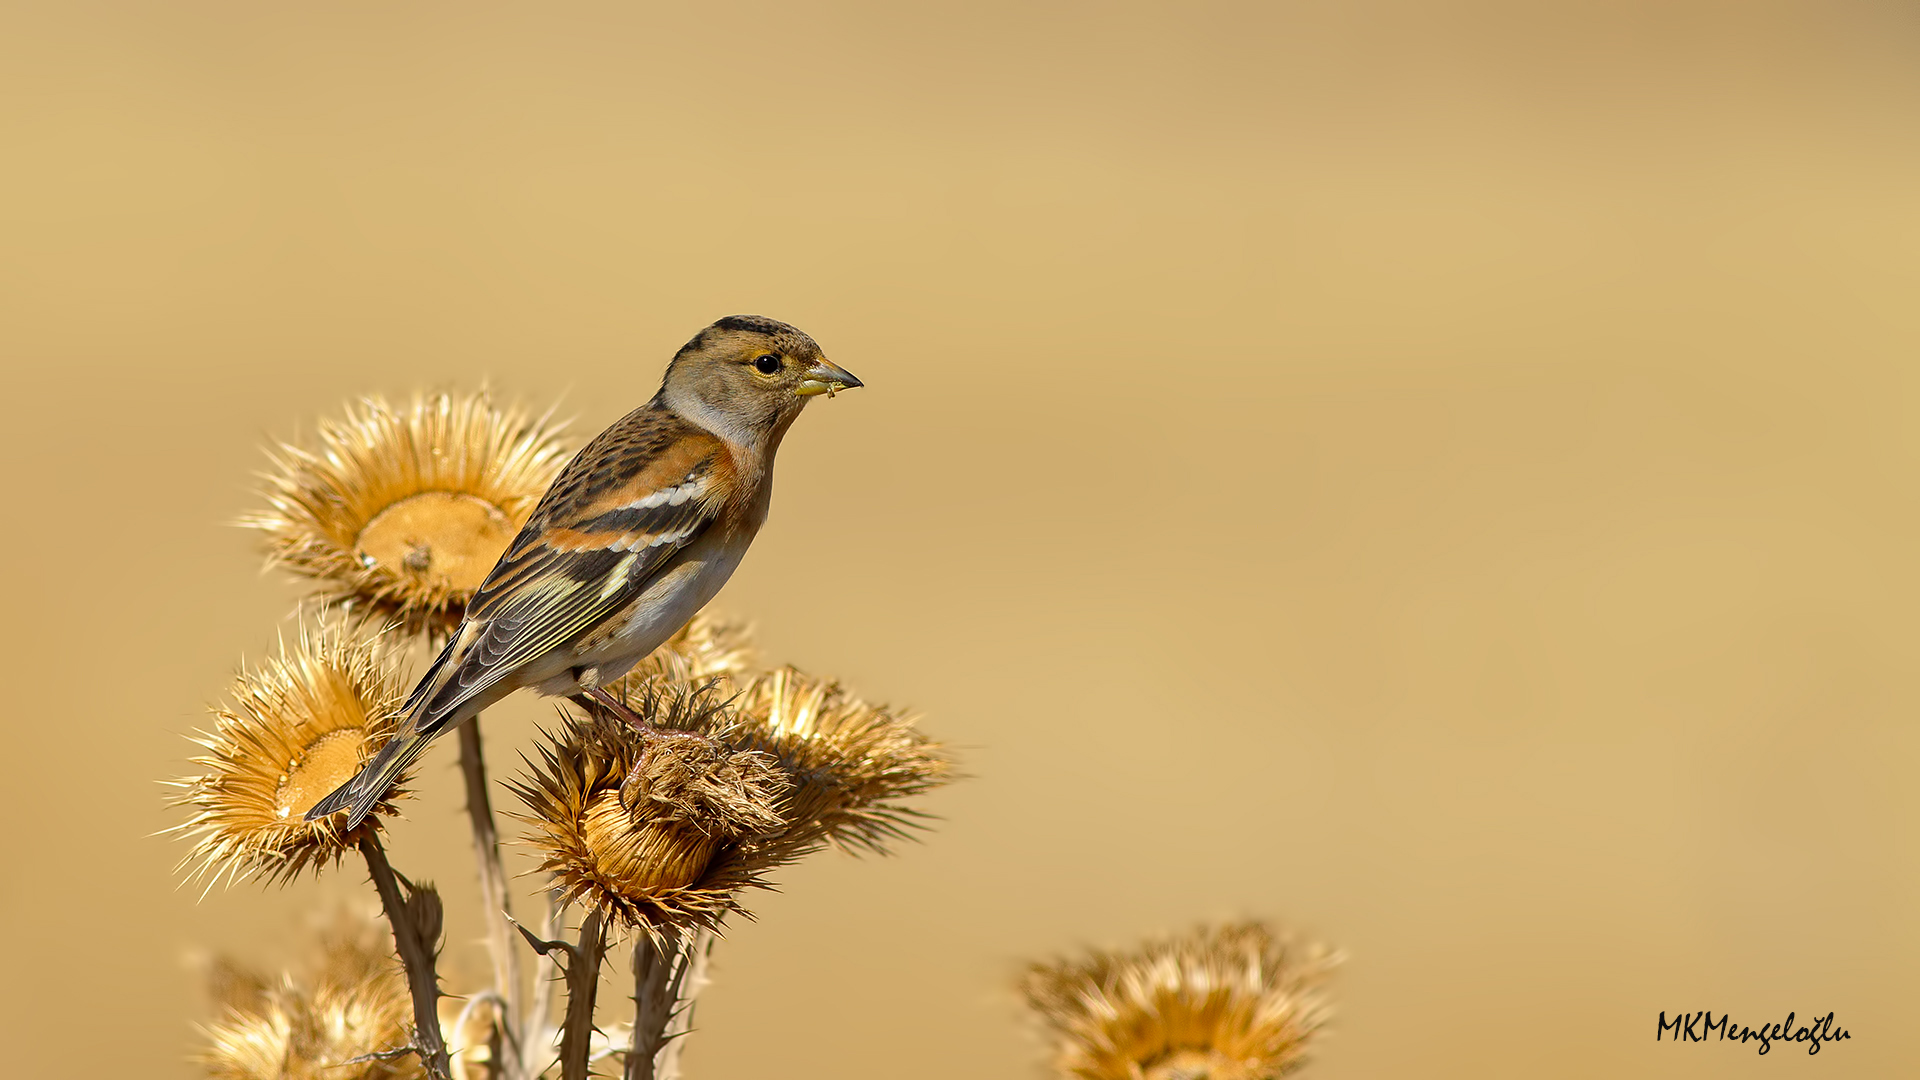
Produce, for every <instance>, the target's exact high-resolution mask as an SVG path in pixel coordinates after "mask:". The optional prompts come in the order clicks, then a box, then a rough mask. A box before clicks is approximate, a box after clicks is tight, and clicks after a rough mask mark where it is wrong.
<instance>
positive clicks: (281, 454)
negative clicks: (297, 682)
mask: <svg viewBox="0 0 1920 1080" xmlns="http://www.w3.org/2000/svg"><path fill="white" fill-rule="evenodd" d="M318 434H319V440H320V449H319V450H318V451H317V452H316V451H311V450H306V449H302V448H300V447H297V446H293V445H289V444H284V443H283V444H281V445H280V446H279V447H277V448H273V449H270V450H269V451H268V456H269V457H270V458H271V460H272V463H273V469H272V471H271V472H269V473H267V474H266V475H265V480H266V487H265V491H264V494H265V495H266V499H267V509H266V510H263V511H261V512H259V513H255V514H250V515H248V516H246V517H244V518H242V519H241V522H240V523H241V524H242V525H246V526H248V527H250V528H255V529H259V530H261V531H262V532H264V533H265V534H266V546H267V561H268V565H284V566H287V567H290V568H292V569H293V570H294V571H295V572H297V573H300V574H304V575H306V576H308V577H312V578H315V579H318V581H319V582H320V583H321V595H322V596H323V597H324V598H326V599H327V600H329V601H330V602H335V603H340V604H342V605H344V606H347V607H349V608H350V609H352V610H354V611H356V612H358V613H360V614H363V615H367V616H370V617H376V618H380V619H390V620H394V621H398V622H399V623H401V624H402V625H403V626H404V627H405V628H406V629H407V630H408V631H409V632H412V633H419V632H423V631H432V630H444V629H446V628H447V627H448V626H450V625H451V624H452V623H453V622H455V621H457V619H458V617H459V615H460V613H461V612H462V611H464V610H465V607H466V603H467V601H468V599H470V598H471V597H472V595H473V592H474V590H476V589H478V588H479V587H480V583H481V581H482V580H484V579H485V578H486V575H487V572H488V571H489V570H491V569H493V564H494V563H495V562H497V561H498V560H499V558H500V555H501V553H502V552H504V551H506V549H507V544H508V543H509V542H511V541H512V539H513V537H514V534H515V533H516V532H518V531H519V529H520V527H521V526H522V525H524V524H526V521H527V517H528V516H529V515H530V514H532V512H533V507H534V504H535V503H537V502H539V501H540V496H541V495H542V494H543V493H544V492H545V491H546V489H547V486H548V485H549V484H551V483H552V482H553V479H554V477H556V476H558V475H559V473H560V470H561V468H562V467H563V466H565V464H566V461H567V456H568V448H567V447H566V445H565V444H564V443H563V442H562V440H561V438H560V433H559V426H558V425H556V424H553V423H551V422H549V420H548V419H547V418H545V417H541V418H538V419H536V418H533V417H531V416H529V415H528V414H527V413H525V412H523V411H522V410H520V409H517V408H502V407H499V406H496V405H495V404H494V403H493V399H492V398H491V397H490V396H489V395H488V394H487V392H486V391H484V390H482V391H480V392H478V393H474V394H466V395H460V396H455V395H449V394H445V393H442V394H437V395H434V396H432V397H425V398H416V399H415V400H414V402H413V403H412V404H411V405H410V406H408V407H407V408H404V409H400V408H395V407H394V406H392V405H390V404H388V403H387V402H386V401H385V400H383V399H381V398H378V397H370V398H367V399H365V400H364V401H362V402H361V403H360V405H359V407H357V408H355V407H353V406H349V407H348V409H347V415H346V418H345V419H344V420H323V421H321V422H320V426H319V432H318Z"/></svg>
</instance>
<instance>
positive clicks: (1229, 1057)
mask: <svg viewBox="0 0 1920 1080" xmlns="http://www.w3.org/2000/svg"><path fill="white" fill-rule="evenodd" d="M1335 963H1337V958H1336V957H1334V956H1333V955H1332V954H1330V953H1329V952H1328V951H1327V950H1326V949H1325V948H1324V947H1322V946H1318V945H1302V944H1298V943H1295V942H1293V941H1291V940H1289V939H1286V938H1281V937H1276V936H1275V935H1274V934H1273V933H1271V932H1270V931H1269V930H1268V929H1267V928H1266V927H1264V926H1261V925H1259V924H1257V923H1244V924H1237V925H1230V926H1224V927H1219V928H1216V929H1203V930H1201V931H1198V932H1195V933H1192V934H1188V935H1186V936H1184V937H1181V938H1176V939H1174V940H1171V941H1159V942H1153V943H1151V944H1148V945H1146V946H1145V947H1143V948H1139V949H1136V950H1132V951H1128V952H1095V953H1093V954H1091V955H1090V956H1088V957H1086V958H1085V959H1082V960H1073V961H1062V962H1058V963H1053V964H1035V965H1034V966H1033V967H1032V968H1031V969H1029V971H1028V973H1027V977H1026V979H1025V982H1024V985H1023V987H1022V988H1023V990H1024V991H1025V993H1026V998H1027V1002H1028V1004H1030V1005H1031V1006H1032V1007H1033V1008H1034V1009H1035V1010H1036V1011H1037V1012H1039V1014H1040V1016H1041V1018H1042V1019H1044V1020H1045V1021H1046V1022H1047V1024H1048V1025H1049V1026H1050V1027H1051V1028H1053V1030H1054V1034H1055V1035H1056V1036H1057V1053H1056V1056H1055V1059H1054V1064H1055V1067H1056V1068H1057V1069H1058V1071H1059V1072H1060V1074H1061V1075H1063V1076H1072V1077H1078V1078H1081V1080H1272V1078H1274V1077H1279V1076H1284V1075H1286V1074H1287V1073H1289V1072H1292V1071H1293V1070H1294V1069H1295V1068H1297V1067H1299V1066H1300V1065H1301V1064H1303V1063H1304V1062H1305V1060H1306V1051H1307V1044H1308V1043H1309V1042H1310V1041H1311V1040H1312V1038H1313V1036H1314V1035H1315V1033H1317V1032H1318V1031H1319V1030H1320V1028H1321V1027H1322V1026H1323V1025H1324V1024H1325V1023H1326V1020H1327V1016H1328V1012H1329V1009H1328V1006H1327V1004H1326V1000H1325V997H1324V995H1323V993H1322V990H1321V987H1322V985H1323V984H1324V983H1325V981H1326V979H1327V976H1328V974H1329V973H1330V971H1331V970H1332V968H1333V966H1334V964H1335Z"/></svg>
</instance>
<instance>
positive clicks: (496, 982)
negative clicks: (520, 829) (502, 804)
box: [460, 716, 526, 1080]
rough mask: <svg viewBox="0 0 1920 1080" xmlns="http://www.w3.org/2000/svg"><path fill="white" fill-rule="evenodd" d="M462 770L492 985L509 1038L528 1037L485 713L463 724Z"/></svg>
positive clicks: (513, 1079)
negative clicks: (490, 783)
mask: <svg viewBox="0 0 1920 1080" xmlns="http://www.w3.org/2000/svg"><path fill="white" fill-rule="evenodd" d="M460 775H461V777H462V778H464V779H465V780H466V784H467V823H468V824H469V825H470V826H472V830H473V862H474V866H475V867H476V868H477V869H478V871H479V874H480V914H481V918H482V919H483V920H484V921H485V923H486V927H487V951H488V952H489V953H491V954H492V956H493V989H494V993H496V994H498V995H499V996H500V999H501V1001H502V1005H501V1008H500V1024H499V1026H500V1028H501V1029H503V1030H504V1031H505V1032H506V1033H507V1034H508V1036H509V1037H510V1038H513V1039H516V1040H518V1039H524V1038H525V1037H526V1031H525V1030H524V1028H525V1023H524V1020H523V1017H522V1016H521V1014H520V1013H519V1011H518V1010H517V1009H516V1007H515V1006H516V1005H517V1004H518V1003H519V1001H520V954H519V952H518V951H517V950H516V949H515V948H514V942H513V931H512V930H511V929H510V928H509V926H508V921H509V920H510V919H511V918H512V911H511V909H510V908H509V907H508V896H507V872H506V868H505V867H504V866H503V865H502V864H501V861H500V832H499V830H498V829H497V828H496V827H495V825H494V820H493V802H492V800H491V799H490V798H489V797H488V795H487V758H486V754H485V752H484V750H483V749H482V747H481V743H480V718H479V717H478V716H475V717H474V718H473V719H471V720H468V721H467V722H466V723H464V724H462V725H460ZM503 1060H504V1061H505V1062H506V1063H507V1066H508V1070H509V1072H508V1076H507V1080H521V1077H522V1074H521V1073H520V1071H519V1068H518V1067H519V1064H520V1056H519V1055H518V1054H507V1055H504V1056H503Z"/></svg>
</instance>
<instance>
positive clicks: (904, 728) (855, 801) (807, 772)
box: [511, 670, 950, 936]
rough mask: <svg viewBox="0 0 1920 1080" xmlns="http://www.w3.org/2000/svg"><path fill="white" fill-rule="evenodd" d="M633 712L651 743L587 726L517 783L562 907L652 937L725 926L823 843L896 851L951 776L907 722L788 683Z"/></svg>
mask: <svg viewBox="0 0 1920 1080" xmlns="http://www.w3.org/2000/svg"><path fill="white" fill-rule="evenodd" d="M625 703H626V706H627V708H628V709H630V710H631V711H632V712H633V713H634V714H636V715H637V716H638V717H639V718H640V719H641V720H643V721H644V722H645V723H646V724H647V725H648V726H649V727H651V728H652V729H654V734H647V733H642V732H639V731H636V730H635V729H634V728H633V727H632V726H630V725H629V724H627V723H626V722H625V721H623V720H621V719H619V718H617V717H616V716H614V715H612V714H611V713H610V712H607V711H604V710H600V709H595V710H593V711H592V712H590V713H587V714H585V715H576V716H574V717H572V718H570V719H568V720H567V721H566V722H565V724H564V725H563V727H562V728H561V729H560V731H559V732H557V733H556V734H555V735H554V736H551V737H550V738H549V739H548V741H547V744H546V745H544V746H542V747H541V748H540V750H539V756H540V761H539V762H538V763H537V766H535V767H533V768H531V769H530V770H529V772H528V773H527V774H526V775H525V776H524V777H523V778H521V779H520V780H518V781H516V782H514V783H513V784H512V785H511V786H512V788H513V790H514V791H515V793H516V794H517V795H518V796H519V797H520V799H521V801H522V802H523V803H525V804H526V807H527V811H528V812H527V813H526V814H525V815H523V820H525V821H527V822H528V823H529V824H530V825H532V826H533V830H532V833H531V836H530V840H531V842H532V843H533V844H534V846H535V847H536V849H537V850H538V851H539V853H540V854H541V856H542V862H541V869H542V870H545V871H547V872H549V873H552V874H553V875H554V877H555V881H556V883H557V884H558V886H559V887H560V890H561V892H562V895H563V896H564V897H566V898H567V899H568V900H570V901H571V900H577V901H580V902H583V903H586V904H588V905H590V906H594V907H598V908H600V909H601V910H602V911H604V912H605V913H606V914H607V915H608V917H609V918H611V919H612V920H613V921H614V922H615V923H616V925H621V926H624V927H629V928H637V929H639V930H641V931H643V932H646V933H650V934H655V935H660V936H667V935H671V934H676V933H679V932H680V931H681V930H683V929H685V928H689V927H695V928H703V929H716V928H718V926H719V924H720V922H721V920H722V919H724V918H725V917H726V916H727V915H728V914H729V913H733V912H741V911H744V908H743V907H742V906H741V903H740V900H739V893H740V892H741V890H743V889H745V888H748V887H761V888H765V887H769V882H768V878H767V875H768V874H769V873H770V872H771V871H772V870H774V869H775V868H776V867H779V866H781V865H783V864H785V863H788V862H791V861H793V860H795V859H798V858H800V857H802V856H804V855H806V854H808V853H809V852H812V851H814V850H817V849H818V848H820V847H821V846H823V845H825V844H828V843H836V844H839V845H841V846H844V847H850V848H856V849H863V850H870V851H882V850H884V847H885V844H886V842H887V841H888V840H890V839H893V838H896V837H899V836H902V835H904V834H905V828H906V826H907V823H908V822H909V821H910V820H911V818H912V817H913V813H912V811H911V810H909V809H908V808H907V807H906V806H904V805H903V804H902V803H901V801H900V800H902V799H904V798H906V797H908V796H911V795H915V794H918V793H920V792H922V791H925V790H927V789H928V788H930V787H933V786H935V785H937V784H939V783H941V782H944V781H945V780H946V779H947V778H948V777H949V775H950V767H949V764H948V762H947V759H946V758H945V757H944V756H942V755H940V754H939V752H938V751H937V749H936V748H934V747H933V746H932V744H931V743H929V742H927V741H926V740H925V739H924V738H922V737H921V736H920V735H919V734H918V733H917V732H915V731H913V730H912V727H911V722H910V721H908V720H906V719H905V718H902V717H898V716H895V715H893V714H891V713H888V712H886V711H884V710H881V709H876V708H874V707H872V706H868V705H865V704H864V703H861V702H858V701H856V700H854V699H851V698H849V697H847V696H846V695H845V694H844V693H843V692H841V691H840V689H839V688H838V686H837V685H834V684H831V683H823V682H819V681H817V680H809V679H807V678H806V677H805V676H803V675H800V674H799V673H797V672H793V671H790V670H789V671H781V672H776V673H774V674H772V675H770V676H767V677H766V678H765V679H764V680H756V681H755V682H754V683H751V684H749V686H748V687H747V689H746V690H744V691H743V692H742V693H741V694H740V695H739V697H737V698H736V699H734V700H733V701H732V702H731V703H723V702H721V701H720V700H719V699H718V698H717V696H716V695H715V694H714V693H713V692H711V691H709V690H690V689H688V688H686V687H685V686H679V687H673V686H672V685H671V684H663V683H655V682H644V681H643V682H642V683H640V684H638V685H636V686H633V687H631V688H630V689H629V691H628V693H627V697H626V698H625Z"/></svg>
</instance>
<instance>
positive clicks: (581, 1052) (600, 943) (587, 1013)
mask: <svg viewBox="0 0 1920 1080" xmlns="http://www.w3.org/2000/svg"><path fill="white" fill-rule="evenodd" d="M606 955H607V932H606V925H605V920H604V918H603V917H602V916H601V914H600V909H599V908H593V909H592V910H590V911H588V912H587V917H586V918H585V919H582V920H581V922H580V943H579V944H578V945H574V946H569V947H568V948H567V1023H566V1027H565V1029H564V1031H563V1033H562V1034H561V1036H560V1080H587V1075H588V1074H587V1058H588V1055H589V1053H590V1052H591V1051H592V1049H593V1004H594V998H595V996H597V994H598V993H599V990H600V961H601V959H602V958H603V957H605V956H606Z"/></svg>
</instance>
